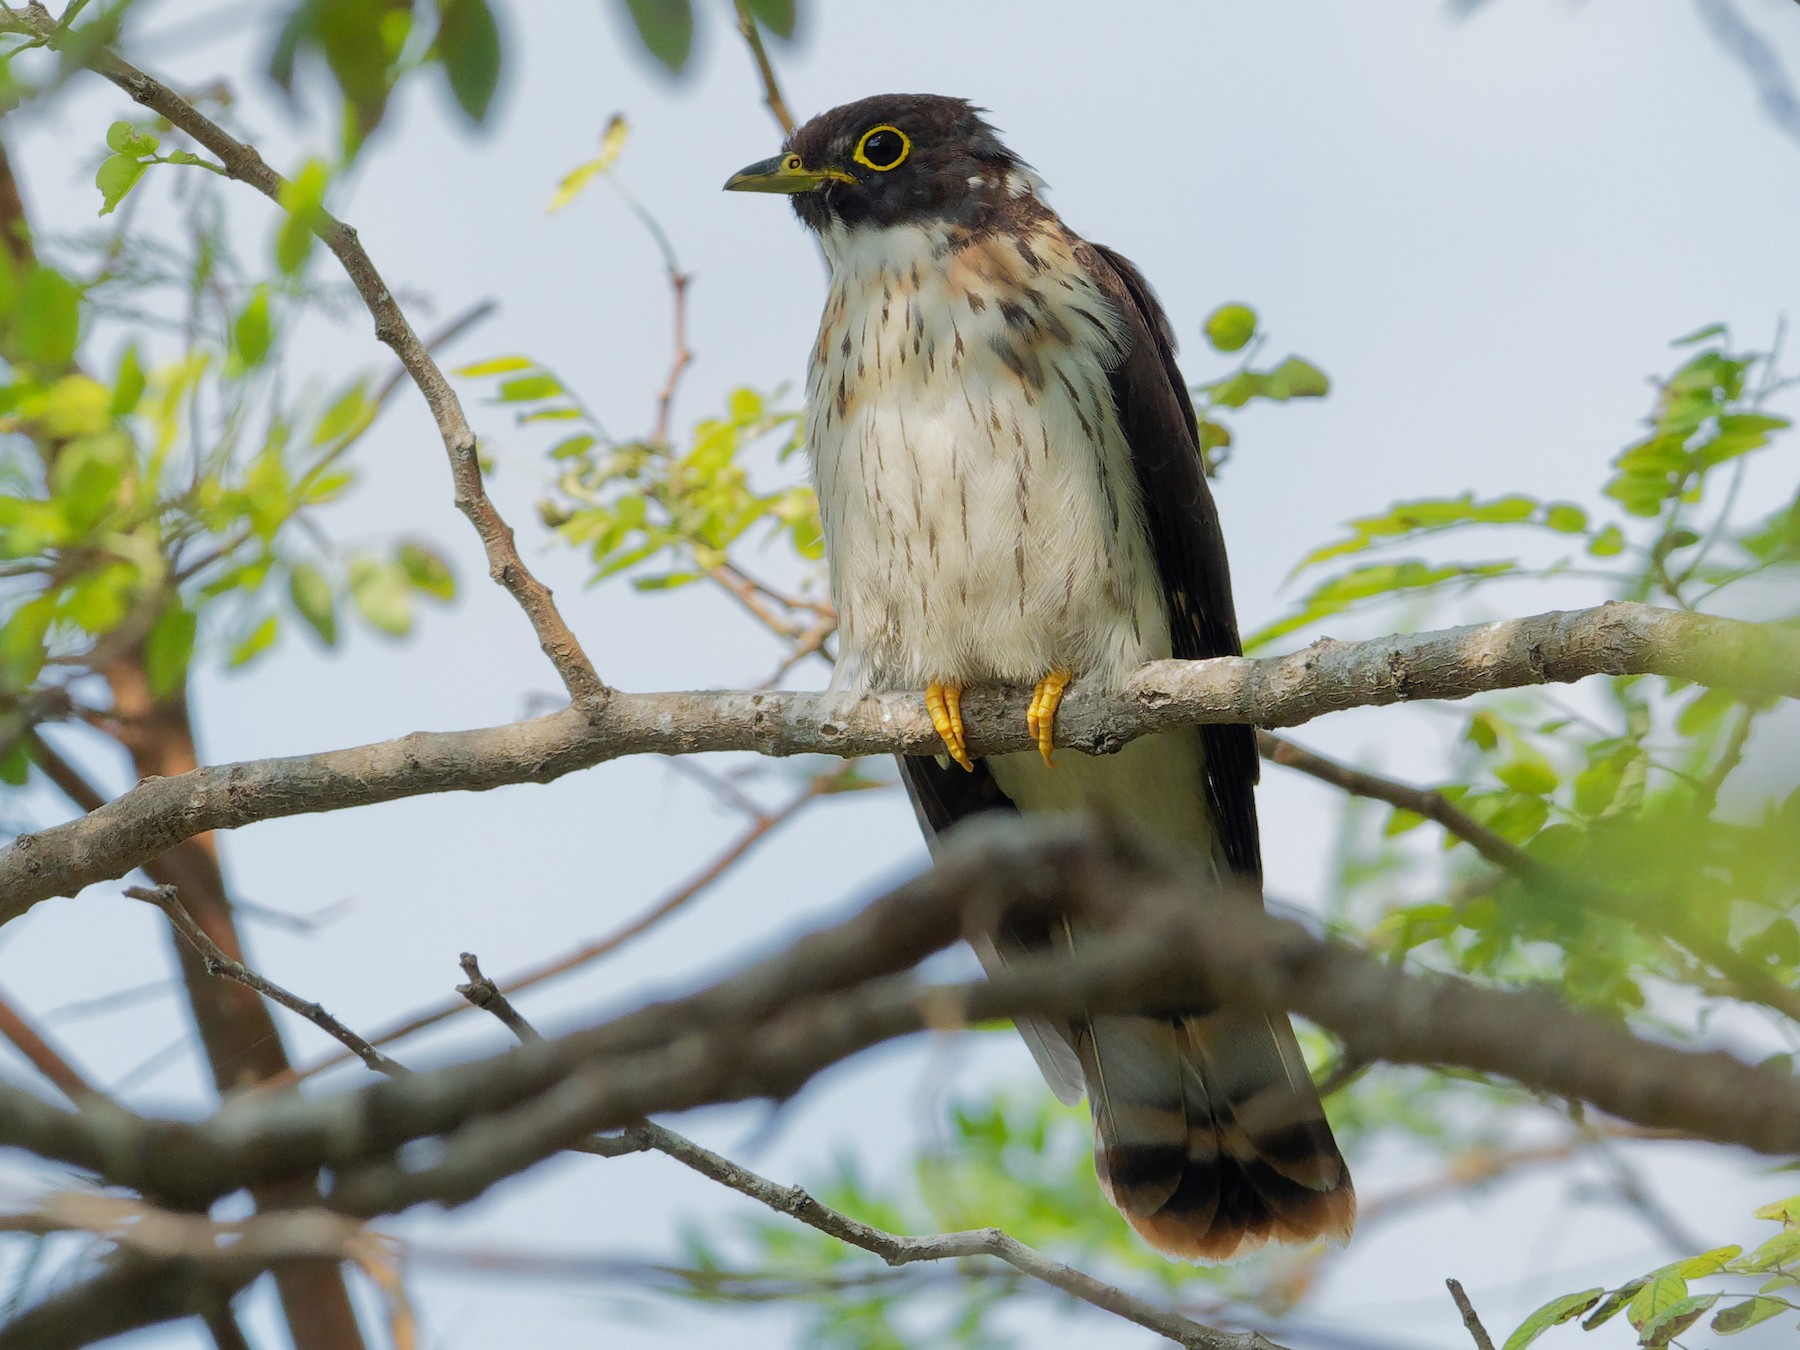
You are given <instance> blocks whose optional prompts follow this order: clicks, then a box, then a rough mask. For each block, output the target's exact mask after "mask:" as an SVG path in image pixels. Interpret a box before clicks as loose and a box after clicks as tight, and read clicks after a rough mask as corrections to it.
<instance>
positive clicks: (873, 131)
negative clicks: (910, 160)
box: [851, 123, 912, 173]
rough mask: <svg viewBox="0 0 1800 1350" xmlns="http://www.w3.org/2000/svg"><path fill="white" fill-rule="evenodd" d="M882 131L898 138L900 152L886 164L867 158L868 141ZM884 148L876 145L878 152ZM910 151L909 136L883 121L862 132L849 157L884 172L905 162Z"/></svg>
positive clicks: (877, 171) (878, 171) (910, 141)
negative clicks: (853, 152) (854, 151)
mask: <svg viewBox="0 0 1800 1350" xmlns="http://www.w3.org/2000/svg"><path fill="white" fill-rule="evenodd" d="M883 133H886V134H887V135H889V136H896V137H898V138H899V140H900V153H899V154H897V155H895V156H894V157H893V158H892V159H890V160H889V161H888V162H887V163H886V164H877V163H876V162H875V161H874V160H872V159H870V158H869V154H868V147H869V142H870V141H872V140H874V139H875V138H876V137H877V136H880V135H882V134H883ZM885 149H886V147H885V146H881V147H877V150H878V152H879V151H881V150H885ZM911 153H912V140H911V138H910V137H908V136H907V134H906V133H905V132H904V131H902V130H900V128H899V127H890V126H888V125H886V124H885V123H884V124H882V125H881V126H878V127H870V128H869V129H868V130H867V131H865V132H863V134H862V139H861V140H860V141H858V142H857V143H856V153H855V154H854V155H852V156H851V158H852V159H854V160H855V161H856V162H857V163H858V164H863V165H867V166H868V167H869V168H871V169H873V170H875V172H876V173H886V172H887V171H888V170H889V169H897V168H899V167H900V166H901V165H902V164H904V163H906V157H907V156H908V155H910V154H911Z"/></svg>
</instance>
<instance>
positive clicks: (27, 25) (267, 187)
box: [3, 0, 612, 708]
mask: <svg viewBox="0 0 1800 1350" xmlns="http://www.w3.org/2000/svg"><path fill="white" fill-rule="evenodd" d="M3 27H4V29H5V30H7V31H12V32H22V33H27V34H30V35H31V36H33V37H35V38H39V39H42V40H43V41H45V42H46V43H47V44H48V45H49V46H50V47H52V48H54V49H57V50H59V51H65V49H66V47H67V42H66V39H65V35H64V34H63V33H62V32H60V31H59V30H58V28H57V25H56V20H55V19H54V18H52V17H51V15H50V13H49V11H48V10H46V9H45V8H44V7H43V6H42V5H41V4H39V3H37V2H36V0H33V3H32V4H31V5H29V6H28V7H27V8H26V9H25V10H24V11H23V12H20V11H15V10H8V11H7V12H6V15H5V18H4V20H3ZM65 54H66V51H65ZM82 58H83V60H84V61H86V62H87V64H89V66H90V67H91V68H92V69H93V70H94V71H95V72H96V73H97V74H99V75H101V76H102V77H104V78H105V79H107V80H110V81H111V82H112V83H113V84H115V85H117V86H118V87H119V88H120V89H122V90H124V91H125V92H126V93H127V94H128V95H130V96H131V98H132V99H133V100H134V101H136V102H137V103H140V104H142V105H143V106H144V107H146V108H149V109H150V110H151V111H152V112H155V113H157V114H159V115H161V116H162V117H164V118H166V119H168V121H170V122H171V123H173V124H174V125H175V126H177V127H179V128H180V129H181V130H182V131H183V132H185V133H187V135H189V136H191V137H193V138H194V140H196V141H198V142H199V143H200V144H201V145H203V146H205V147H206V148H207V149H208V150H210V151H212V152H213V154H214V155H216V156H217V157H218V159H219V162H220V163H221V164H222V165H223V166H224V169H225V172H226V175H227V176H228V177H231V178H234V179H237V180H238V181H239V182H243V183H248V184H249V185H250V186H251V187H253V188H255V189H256V190H257V191H258V192H260V193H262V194H263V196H265V197H267V198H268V199H269V200H270V201H272V202H275V203H276V204H277V205H280V204H281V199H282V195H283V192H284V191H285V190H286V189H287V187H288V186H289V185H288V182H287V180H286V179H284V178H283V177H282V176H281V175H280V174H278V173H276V172H275V171H274V170H273V169H271V168H270V167H269V166H268V164H267V163H266V162H265V161H264V160H263V157H262V155H261V154H260V153H259V152H258V151H257V149H256V147H254V146H252V145H249V144H246V143H245V142H243V141H240V140H237V139H236V138H235V137H233V136H231V135H230V134H229V133H227V132H226V131H225V130H224V128H222V127H220V126H219V125H218V123H216V122H214V121H212V120H211V119H210V118H208V117H207V116H206V115H205V114H204V113H202V112H200V110H199V109H197V108H196V107H194V105H193V104H192V103H190V102H188V101H187V100H186V99H184V98H183V97H181V95H179V94H177V93H176V92H175V91H174V90H173V89H171V88H169V86H167V85H166V84H163V83H162V82H161V81H159V80H156V79H153V78H152V77H151V76H149V75H147V74H145V73H144V72H143V71H141V70H139V69H138V68H137V67H136V66H133V65H131V64H130V63H129V62H127V61H125V60H123V59H121V58H120V57H119V56H117V55H116V54H115V53H113V52H111V51H108V50H104V49H102V50H100V51H96V52H91V53H82ZM310 224H311V227H312V231H313V233H314V234H316V235H317V236H318V237H319V238H320V239H321V240H323V241H324V243H325V245H326V247H327V248H329V249H330V250H331V251H332V253H334V254H335V255H336V256H337V259H338V261H339V262H340V263H341V264H342V265H343V268H344V271H345V272H346V273H347V274H348V275H349V277H350V281H351V283H352V284H353V285H354V286H355V287H356V290H357V293H358V294H359V295H361V296H362V299H363V303H364V304H365V305H366V306H367V308H368V310H369V313H370V315H371V316H372V317H373V318H374V320H375V336H376V338H377V339H378V340H379V341H381V342H383V343H385V344H387V346H389V347H390V348H392V350H393V352H394V355H395V356H397V357H399V359H400V363H401V365H403V366H404V367H405V368H406V372H407V374H408V375H410V376H411V377H412V380H413V383H414V384H416V385H417V386H418V388H419V392H420V393H421V394H422V395H424V398H425V402H426V404H427V405H428V406H429V407H430V409H431V413H432V416H433V418H434V420H435V421H436V423H437V428H438V433H439V436H440V437H441V438H442V440H443V443H444V449H445V451H446V452H447V453H448V455H449V457H450V472H451V477H452V479H453V481H454V483H455V487H456V505H457V508H458V509H459V510H461V511H462V512H463V514H464V515H466V516H467V517H468V518H469V521H470V523H471V524H473V525H474V527H475V531H476V533H477V534H478V535H480V537H481V543H482V547H483V549H484V550H485V551H486V553H487V559H488V572H489V575H491V576H492V577H493V578H494V580H495V581H497V582H499V583H500V584H501V585H502V586H504V587H505V588H506V590H507V591H508V592H510V593H511V595H512V597H513V599H514V600H515V601H517V602H518V605H519V607H520V608H521V609H522V610H524V611H525V614H526V617H527V618H528V619H530V621H531V625H532V627H533V629H535V630H536V633H537V638H538V643H539V645H540V646H541V647H542V648H543V649H544V654H545V655H546V656H548V657H549V658H550V661H551V663H552V664H553V665H554V666H555V667H556V671H557V673H558V674H559V675H560V676H561V677H562V681H563V685H564V687H565V689H567V691H568V694H569V697H570V699H571V701H572V702H574V703H576V704H577V705H581V706H583V707H586V708H597V707H599V706H601V705H602V704H604V703H605V701H606V699H607V698H608V697H609V696H610V694H611V692H612V691H611V690H610V689H609V688H608V687H607V686H606V684H605V683H604V682H603V681H602V680H601V679H600V677H599V675H597V674H596V673H595V671H594V667H593V664H592V663H591V662H590V661H589V660H588V657H587V654H586V653H585V652H584V651H583V650H582V648H581V643H580V642H579V641H578V640H577V639H576V637H575V635H574V633H573V632H571V631H570V629H569V626H568V624H567V623H566V622H565V621H564V620H563V617H562V615H561V613H560V612H559V611H558V610H557V608H556V602H555V601H554V599H552V597H551V594H550V590H549V588H548V587H547V586H545V585H544V584H543V583H542V582H541V581H539V580H538V579H537V577H536V576H534V575H533V574H532V572H531V570H530V569H529V568H528V567H526V565H525V563H524V562H523V560H522V559H521V558H520V557H519V551H518V547H517V545H516V544H515V543H514V541H513V533H512V528H511V527H510V526H509V525H508V524H507V523H506V521H505V520H504V519H502V518H501V515H500V513H499V511H498V510H497V509H496V508H495V506H494V504H493V502H492V501H491V500H490V499H489V497H488V495H487V488H486V486H485V484H484V483H483V481H482V475H481V464H480V460H479V459H478V457H477V454H476V444H475V433H474V431H473V430H471V429H470V427H469V423H468V419H467V418H466V417H465V416H464V414H463V410H462V404H461V402H460V400H458V398H457V396H456V391H455V390H454V389H452V388H451V387H450V382H449V381H448V380H446V379H445V378H444V372H443V371H442V370H440V369H439V368H438V365H437V362H436V361H434V360H433V359H432V357H431V354H430V353H429V352H428V351H426V349H425V346H424V344H423V343H422V342H420V340H419V336H418V334H417V333H415V332H414V331H413V328H412V324H411V323H410V322H409V321H408V320H407V318H406V315H405V313H404V312H402V310H401V309H400V306H399V304H398V303H397V302H396V301H395V299H394V296H393V293H392V291H391V290H390V289H389V288H388V285H387V283H386V282H385V281H384V280H382V277H381V274H380V273H379V272H378V271H376V269H375V264H374V263H373V262H372V261H371V260H370V258H369V255H368V253H367V252H365V251H364V249H363V246H362V244H361V243H360V242H359V241H358V238H357V234H356V231H355V230H354V229H352V228H351V227H350V226H348V225H346V224H344V222H342V221H340V220H338V219H337V218H336V217H335V216H333V215H331V214H330V213H329V212H327V211H324V210H320V211H319V212H318V214H317V216H316V218H315V219H314V220H312V221H311V222H310Z"/></svg>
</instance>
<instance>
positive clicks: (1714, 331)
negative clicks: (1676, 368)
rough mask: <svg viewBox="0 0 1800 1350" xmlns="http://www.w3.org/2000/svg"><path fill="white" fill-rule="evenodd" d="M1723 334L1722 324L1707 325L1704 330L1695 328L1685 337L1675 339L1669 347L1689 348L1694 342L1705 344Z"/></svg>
mask: <svg viewBox="0 0 1800 1350" xmlns="http://www.w3.org/2000/svg"><path fill="white" fill-rule="evenodd" d="M1724 332H1725V325H1724V324H1722V323H1709V324H1707V325H1706V327H1704V328H1696V329H1695V330H1694V331H1693V332H1691V333H1689V334H1687V335H1686V336H1684V337H1678V338H1676V339H1675V340H1674V341H1673V342H1671V343H1670V344H1669V345H1670V346H1671V347H1691V346H1693V345H1694V344H1695V343H1696V342H1705V341H1706V340H1707V339H1708V338H1716V337H1720V336H1722V335H1723V334H1724Z"/></svg>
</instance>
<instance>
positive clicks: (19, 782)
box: [0, 737, 31, 787]
mask: <svg viewBox="0 0 1800 1350" xmlns="http://www.w3.org/2000/svg"><path fill="white" fill-rule="evenodd" d="M30 781H31V753H30V751H28V750H26V748H25V739H24V738H23V737H17V738H15V739H14V740H13V742H12V743H11V744H10V745H8V746H7V747H6V748H5V749H4V750H0V783H5V784H6V785H7V786H8V787H24V786H25V784H27V783H28V782H30Z"/></svg>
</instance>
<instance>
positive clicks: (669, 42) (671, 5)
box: [625, 0, 694, 72]
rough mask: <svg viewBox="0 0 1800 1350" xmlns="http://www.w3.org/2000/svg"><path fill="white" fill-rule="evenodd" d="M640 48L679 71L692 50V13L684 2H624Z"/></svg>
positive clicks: (675, 0)
mask: <svg viewBox="0 0 1800 1350" xmlns="http://www.w3.org/2000/svg"><path fill="white" fill-rule="evenodd" d="M625 8H626V10H627V12H628V13H629V14H630V15H631V22H632V23H633V24H634V25H635V26H636V28H637V32H638V37H639V38H640V39H642V41H643V44H644V49H645V50H646V51H648V52H649V53H650V55H652V56H654V57H655V58H656V59H657V60H658V61H661V62H662V63H663V64H664V65H665V66H667V67H668V68H669V69H670V70H671V71H677V72H678V71H680V70H681V68H682V67H683V66H685V65H686V64H687V59H688V56H689V54H690V53H691V52H692V51H693V49H694V11H693V8H692V7H691V6H690V5H689V3H688V0H625Z"/></svg>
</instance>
